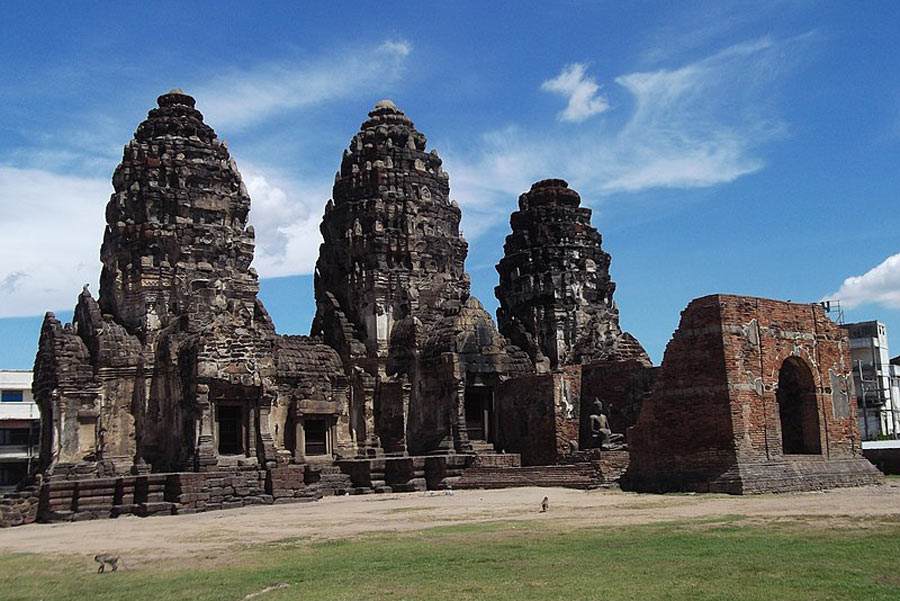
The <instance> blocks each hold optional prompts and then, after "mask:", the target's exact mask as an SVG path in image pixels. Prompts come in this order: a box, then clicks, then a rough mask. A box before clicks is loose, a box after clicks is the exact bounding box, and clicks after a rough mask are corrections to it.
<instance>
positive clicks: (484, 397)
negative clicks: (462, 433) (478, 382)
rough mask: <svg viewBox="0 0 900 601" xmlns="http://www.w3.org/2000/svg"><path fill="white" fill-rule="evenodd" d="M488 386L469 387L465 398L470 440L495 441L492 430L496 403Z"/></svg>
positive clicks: (467, 428)
mask: <svg viewBox="0 0 900 601" xmlns="http://www.w3.org/2000/svg"><path fill="white" fill-rule="evenodd" d="M493 396H494V395H493V393H492V392H491V389H490V387H488V386H467V387H466V396H465V400H464V403H465V410H466V430H467V432H468V434H469V440H484V441H486V442H490V441H492V440H493V431H492V428H491V425H492V419H493V413H494V407H493V405H494V403H493Z"/></svg>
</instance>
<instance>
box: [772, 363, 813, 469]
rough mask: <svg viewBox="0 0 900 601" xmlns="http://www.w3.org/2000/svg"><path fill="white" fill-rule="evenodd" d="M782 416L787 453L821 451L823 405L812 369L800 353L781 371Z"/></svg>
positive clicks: (779, 387) (783, 445) (778, 397)
mask: <svg viewBox="0 0 900 601" xmlns="http://www.w3.org/2000/svg"><path fill="white" fill-rule="evenodd" d="M775 398H776V400H777V401H778V416H779V417H780V418H781V444H782V452H783V453H784V454H785V455H821V454H822V442H821V438H820V436H819V406H818V402H817V400H816V386H815V381H814V380H813V375H812V371H811V370H810V369H809V367H808V366H807V365H806V364H805V363H804V362H803V361H802V360H801V359H799V358H797V357H788V358H787V359H785V360H784V363H783V364H782V365H781V370H779V372H778V391H777V392H776V394H775Z"/></svg>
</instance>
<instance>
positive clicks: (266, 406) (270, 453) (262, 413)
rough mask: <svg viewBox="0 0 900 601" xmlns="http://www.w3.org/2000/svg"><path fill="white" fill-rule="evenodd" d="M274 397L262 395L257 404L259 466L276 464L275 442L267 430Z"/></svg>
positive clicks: (268, 394)
mask: <svg viewBox="0 0 900 601" xmlns="http://www.w3.org/2000/svg"><path fill="white" fill-rule="evenodd" d="M274 397H275V395H274V394H272V393H269V392H267V393H265V394H263V396H262V398H261V399H260V403H259V418H258V420H257V422H258V424H259V444H258V445H257V449H258V453H259V454H260V457H259V463H260V466H264V465H269V464H272V465H274V464H275V463H276V453H275V441H274V440H273V439H272V432H271V431H270V430H269V412H270V410H271V409H272V401H273V400H274Z"/></svg>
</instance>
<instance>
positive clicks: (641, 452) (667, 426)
mask: <svg viewBox="0 0 900 601" xmlns="http://www.w3.org/2000/svg"><path fill="white" fill-rule="evenodd" d="M850 372H851V364H850V359H849V341H848V339H847V336H846V333H845V332H844V331H843V330H842V329H841V328H840V327H838V326H837V325H836V324H835V323H833V322H832V321H831V320H830V319H829V318H828V317H827V316H826V315H825V313H824V311H823V310H822V308H821V307H819V306H817V305H808V304H796V303H789V302H782V301H776V300H768V299H762V298H751V297H742V296H734V295H725V294H718V295H711V296H705V297H702V298H698V299H695V300H693V301H692V302H691V303H690V304H689V305H688V306H687V308H686V309H685V310H684V311H683V312H682V314H681V323H680V324H679V327H678V330H677V331H676V332H675V334H674V335H673V337H672V340H671V341H670V342H669V344H668V346H667V347H666V352H665V356H664V358H663V363H662V366H661V368H660V370H659V374H658V377H657V378H656V382H655V385H654V390H653V393H652V394H651V395H650V396H649V398H647V399H646V400H645V402H644V403H643V407H642V409H641V413H640V416H639V417H638V420H637V424H636V425H635V426H634V427H633V428H632V429H630V430H629V433H628V434H629V435H628V443H629V450H630V452H631V464H630V467H629V470H628V473H627V474H626V480H625V485H626V486H627V487H629V488H631V489H634V490H639V491H669V490H694V491H700V492H706V491H709V492H729V493H739V494H740V493H752V492H781V491H796V490H812V489H821V488H827V487H834V486H852V485H861V484H873V483H879V482H881V481H882V475H881V473H880V472H878V470H876V469H875V468H874V466H872V464H871V463H869V462H868V461H866V460H865V459H864V458H863V456H862V450H861V447H860V438H859V431H858V425H857V420H856V404H855V402H854V400H853V395H852V394H851V390H850V386H851V384H850V380H851V378H850Z"/></svg>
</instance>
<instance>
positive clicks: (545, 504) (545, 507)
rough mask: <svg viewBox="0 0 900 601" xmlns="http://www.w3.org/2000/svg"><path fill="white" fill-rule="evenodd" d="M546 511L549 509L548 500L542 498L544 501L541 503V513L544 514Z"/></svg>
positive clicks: (547, 498)
mask: <svg viewBox="0 0 900 601" xmlns="http://www.w3.org/2000/svg"><path fill="white" fill-rule="evenodd" d="M548 509H550V498H549V497H544V500H543V501H541V513H544V512H546V511H547V510H548Z"/></svg>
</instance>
